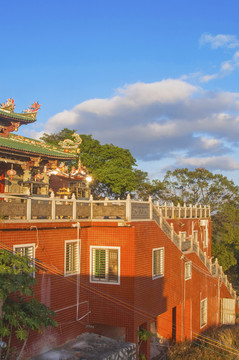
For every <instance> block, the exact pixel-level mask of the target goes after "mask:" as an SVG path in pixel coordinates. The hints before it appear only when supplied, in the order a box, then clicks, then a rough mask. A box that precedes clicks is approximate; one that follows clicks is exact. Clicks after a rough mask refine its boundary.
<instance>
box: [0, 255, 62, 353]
mask: <svg viewBox="0 0 239 360" xmlns="http://www.w3.org/2000/svg"><path fill="white" fill-rule="evenodd" d="M34 271H35V269H34V268H33V267H32V266H30V264H29V259H28V258H27V257H25V256H21V255H20V254H18V253H16V254H12V253H10V252H8V251H5V250H0V309H1V312H0V336H1V338H3V339H4V341H6V343H7V347H6V349H4V350H3V349H2V350H1V351H0V358H1V359H5V360H6V359H8V357H9V355H10V352H11V351H13V349H11V340H12V335H13V334H15V336H16V338H17V339H18V340H19V341H23V343H22V348H21V350H20V352H19V353H18V354H17V357H16V359H17V360H19V359H20V358H21V356H22V354H23V350H24V348H25V345H26V342H27V339H28V335H29V332H30V330H37V331H39V332H40V331H41V328H42V327H47V326H56V325H57V323H56V322H55V320H54V319H53V317H54V312H53V311H52V310H50V309H49V308H48V307H47V306H45V305H44V304H41V303H40V302H39V301H38V300H36V299H35V298H34V297H33V295H34V294H33V290H32V287H33V285H34V284H35V283H36V280H35V279H34V277H33V276H32V274H33V272H34Z"/></svg>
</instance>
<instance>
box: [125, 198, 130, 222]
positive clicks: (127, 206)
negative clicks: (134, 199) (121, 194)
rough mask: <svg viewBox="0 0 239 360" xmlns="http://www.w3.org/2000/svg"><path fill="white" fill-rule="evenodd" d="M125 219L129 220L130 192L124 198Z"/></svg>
mask: <svg viewBox="0 0 239 360" xmlns="http://www.w3.org/2000/svg"><path fill="white" fill-rule="evenodd" d="M126 220H127V221H131V198H130V194H128V195H127V198H126Z"/></svg>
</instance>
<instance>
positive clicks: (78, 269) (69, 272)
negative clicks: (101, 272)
mask: <svg viewBox="0 0 239 360" xmlns="http://www.w3.org/2000/svg"><path fill="white" fill-rule="evenodd" d="M72 243H76V244H77V254H76V256H77V260H78V265H77V269H76V271H66V261H67V259H66V252H67V251H66V249H67V245H68V244H72ZM79 273H80V240H79V239H75V240H66V241H65V251H64V275H65V276H72V275H77V274H79Z"/></svg>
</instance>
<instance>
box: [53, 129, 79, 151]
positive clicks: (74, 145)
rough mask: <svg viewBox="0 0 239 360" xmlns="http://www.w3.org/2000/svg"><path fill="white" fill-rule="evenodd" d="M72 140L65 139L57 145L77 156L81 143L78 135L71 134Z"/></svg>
mask: <svg viewBox="0 0 239 360" xmlns="http://www.w3.org/2000/svg"><path fill="white" fill-rule="evenodd" d="M72 137H73V138H74V140H70V139H65V140H63V141H60V142H59V143H58V145H59V146H61V147H62V148H63V149H68V150H75V151H76V152H77V153H78V154H79V153H80V149H79V145H80V144H81V143H82V139H81V137H80V135H78V134H77V133H74V134H72Z"/></svg>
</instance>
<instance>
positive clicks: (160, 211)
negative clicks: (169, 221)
mask: <svg viewBox="0 0 239 360" xmlns="http://www.w3.org/2000/svg"><path fill="white" fill-rule="evenodd" d="M162 224H163V215H162V209H159V226H160V228H161V229H162Z"/></svg>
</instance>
